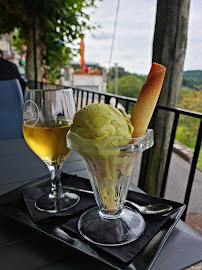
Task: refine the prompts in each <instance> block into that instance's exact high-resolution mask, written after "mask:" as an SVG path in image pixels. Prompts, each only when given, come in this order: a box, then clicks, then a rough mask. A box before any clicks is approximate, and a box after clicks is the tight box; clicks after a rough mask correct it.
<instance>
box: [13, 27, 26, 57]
mask: <svg viewBox="0 0 202 270" xmlns="http://www.w3.org/2000/svg"><path fill="white" fill-rule="evenodd" d="M10 43H11V46H13V47H15V48H16V49H17V51H18V53H19V55H21V56H22V55H23V54H24V53H25V52H24V51H23V49H22V46H23V45H25V44H26V40H25V38H23V34H21V29H20V28H16V29H15V31H14V32H12V33H11V34H10Z"/></svg>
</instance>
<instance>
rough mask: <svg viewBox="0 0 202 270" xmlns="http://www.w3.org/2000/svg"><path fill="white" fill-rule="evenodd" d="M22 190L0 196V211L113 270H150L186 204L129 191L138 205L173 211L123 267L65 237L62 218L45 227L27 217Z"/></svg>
mask: <svg viewBox="0 0 202 270" xmlns="http://www.w3.org/2000/svg"><path fill="white" fill-rule="evenodd" d="M85 182H86V179H85ZM88 182H89V181H88ZM49 184H50V179H49V178H48V177H46V178H44V179H40V181H39V180H38V181H34V182H32V183H30V184H28V185H25V186H23V187H42V186H47V185H49ZM89 189H90V184H89ZM21 190H22V187H21V188H18V189H16V190H14V191H11V192H9V193H7V194H4V195H3V196H0V212H2V213H3V214H6V215H7V216H9V217H11V218H13V219H14V220H16V221H18V222H21V223H23V224H24V225H26V226H28V227H30V228H32V229H34V230H36V231H38V232H40V233H42V234H44V235H46V236H48V237H50V238H52V239H54V240H57V241H59V242H61V243H63V244H65V245H66V246H67V247H70V248H73V249H74V250H77V251H78V252H81V253H84V254H86V255H89V256H90V257H93V258H95V259H97V260H99V261H102V262H104V263H106V264H107V265H110V266H111V267H113V268H114V269H119V270H120V269H124V270H126V269H127V270H134V269H136V270H149V269H151V268H152V265H153V264H154V262H155V260H156V258H157V256H158V255H159V253H160V251H161V249H162V247H163V245H164V244H165V242H166V240H167V239H168V237H169V235H170V233H171V232H172V230H173V229H174V227H175V226H176V224H177V222H178V220H179V219H180V217H181V215H182V213H183V211H184V209H185V205H184V204H181V203H178V202H173V201H168V200H165V199H162V198H158V197H153V196H149V195H147V194H142V193H137V192H134V191H129V192H128V199H129V200H131V201H134V202H137V203H139V204H144V203H145V204H148V203H168V204H170V205H172V207H173V210H172V211H171V212H169V213H168V214H167V215H169V217H170V219H169V222H166V223H165V224H164V225H163V226H162V228H161V230H160V231H159V232H158V233H157V234H156V235H155V237H153V238H152V240H151V241H150V242H149V243H148V244H147V245H146V246H145V247H144V248H143V249H142V251H141V252H140V253H139V254H138V255H137V256H136V257H135V258H134V260H133V261H132V262H131V263H130V264H124V263H121V262H119V261H117V260H116V259H114V258H113V257H111V256H108V255H107V254H105V253H104V252H102V251H98V250H97V249H95V248H94V247H93V246H90V245H88V244H87V243H86V242H84V241H82V240H79V239H75V238H73V237H70V236H69V235H67V234H66V233H65V232H64V231H63V230H61V229H60V226H61V225H62V224H63V223H64V220H62V219H59V220H57V221H54V222H49V223H44V224H36V223H34V222H33V221H32V219H31V217H30V216H29V214H28V211H27V208H26V206H25V203H24V200H23V198H22V193H21Z"/></svg>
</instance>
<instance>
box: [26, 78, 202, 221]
mask: <svg viewBox="0 0 202 270" xmlns="http://www.w3.org/2000/svg"><path fill="white" fill-rule="evenodd" d="M28 86H29V88H38V89H55V88H57V89H61V88H65V87H66V86H63V85H53V84H48V83H43V82H33V81H29V82H28ZM72 89H73V94H74V98H75V103H76V108H77V110H78V109H80V108H82V107H84V106H85V105H87V104H90V103H95V102H103V103H106V104H110V103H111V104H113V105H114V106H115V107H117V106H118V104H120V103H121V104H122V106H123V107H124V108H125V111H126V113H128V111H129V107H130V106H131V107H132V108H133V107H134V104H135V102H136V99H135V98H129V97H124V96H118V95H113V94H109V93H101V92H94V91H89V90H83V89H78V88H72ZM160 111H166V112H168V113H169V112H170V113H172V114H173V116H174V120H173V124H172V131H171V136H170V142H169V149H168V153H167V158H166V165H165V170H164V176H163V180H162V186H161V190H160V196H161V197H164V194H165V189H166V183H167V178H168V172H169V166H170V161H171V154H172V151H173V145H174V140H175V135H176V130H177V126H178V121H179V117H180V116H181V115H186V116H189V117H192V118H195V119H199V121H200V124H199V128H198V134H197V139H196V143H195V149H194V155H193V159H192V162H191V167H190V171H189V176H188V182H187V187H186V192H185V196H184V203H185V204H186V206H187V208H188V204H189V200H190V195H191V190H192V185H193V181H194V175H195V171H196V168H197V161H198V157H199V151H200V147H201V139H202V113H199V112H194V111H188V110H183V109H179V108H174V107H168V106H162V105H157V106H156V108H155V111H154V114H153V117H152V120H151V126H150V127H151V128H154V126H155V122H156V118H157V115H158V113H159V112H160ZM147 159H148V160H149V155H148V156H147ZM148 160H147V161H146V162H148ZM147 169H148V168H146V171H145V172H144V174H145V175H147ZM138 187H140V188H141V189H143V190H144V188H145V183H144V182H140V181H139V183H138ZM187 208H186V209H187ZM186 211H187V210H185V212H184V214H183V216H182V219H183V220H185V217H186Z"/></svg>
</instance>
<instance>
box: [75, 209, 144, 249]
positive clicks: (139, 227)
mask: <svg viewBox="0 0 202 270" xmlns="http://www.w3.org/2000/svg"><path fill="white" fill-rule="evenodd" d="M144 229H145V221H144V219H143V217H142V216H141V215H140V214H139V213H138V212H136V211H134V210H132V209H130V208H127V207H125V208H123V209H122V210H120V213H116V214H114V215H112V214H110V215H109V214H107V215H106V214H103V213H102V212H101V211H100V209H99V208H98V207H95V208H91V209H89V210H87V211H86V212H85V213H83V214H82V215H81V217H80V219H79V222H78V230H79V232H80V234H81V235H82V236H83V237H84V238H85V239H86V240H88V241H90V242H92V243H95V244H98V245H102V246H120V245H125V244H127V243H130V242H132V241H135V240H137V239H138V238H139V237H140V235H141V234H142V233H143V232H144Z"/></svg>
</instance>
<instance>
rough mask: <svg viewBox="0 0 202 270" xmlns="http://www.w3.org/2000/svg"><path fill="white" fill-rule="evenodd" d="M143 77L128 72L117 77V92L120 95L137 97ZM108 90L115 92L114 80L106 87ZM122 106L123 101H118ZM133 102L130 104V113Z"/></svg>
mask: <svg viewBox="0 0 202 270" xmlns="http://www.w3.org/2000/svg"><path fill="white" fill-rule="evenodd" d="M143 83H144V82H143V77H140V76H138V75H136V74H128V75H125V76H123V77H121V78H118V94H119V95H120V96H126V97H133V98H137V97H138V95H139V93H140V90H141V88H142V85H143ZM108 92H109V93H113V94H114V92H115V80H113V81H111V83H110V84H109V87H108ZM120 103H122V105H123V106H124V104H123V102H121V101H120ZM133 107H134V104H130V106H129V110H128V113H129V114H131V113H132V110H133Z"/></svg>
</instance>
